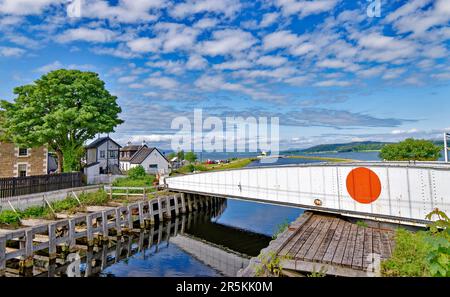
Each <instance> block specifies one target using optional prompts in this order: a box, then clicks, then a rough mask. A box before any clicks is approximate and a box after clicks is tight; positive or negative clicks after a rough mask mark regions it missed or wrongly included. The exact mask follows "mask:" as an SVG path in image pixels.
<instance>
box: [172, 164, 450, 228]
mask: <svg viewBox="0 0 450 297" xmlns="http://www.w3.org/2000/svg"><path fill="white" fill-rule="evenodd" d="M357 168H366V169H368V170H369V171H370V172H372V173H373V175H372V173H371V175H370V176H368V177H364V176H363V177H362V179H361V177H359V178H360V180H358V175H357V174H356V175H355V174H352V172H355V171H353V170H355V169H357ZM355 176H356V177H357V178H356V180H355ZM364 179H366V180H364ZM376 180H378V182H379V189H378V192H377V187H376ZM449 181H450V166H448V165H446V164H443V163H432V165H430V164H429V163H426V164H425V163H422V164H420V165H419V164H415V165H411V164H405V163H404V162H395V163H386V162H362V163H346V164H313V165H312V164H309V165H295V166H273V167H253V168H244V169H239V170H228V171H217V172H206V173H200V174H191V175H187V176H177V177H169V178H166V180H165V182H166V185H167V187H168V188H169V189H170V190H178V191H184V192H192V193H202V194H207V195H215V196H220V197H229V198H239V199H246V200H256V201H261V202H266V203H275V204H283V205H290V206H296V207H301V208H308V209H316V210H322V211H329V212H337V213H343V214H350V215H355V216H361V217H371V218H373V217H375V218H380V219H384V220H388V221H395V222H409V223H419V224H424V223H426V219H425V216H426V215H427V214H428V213H430V212H431V211H432V210H433V209H434V208H439V209H440V210H442V211H444V212H447V213H450V182H449Z"/></svg>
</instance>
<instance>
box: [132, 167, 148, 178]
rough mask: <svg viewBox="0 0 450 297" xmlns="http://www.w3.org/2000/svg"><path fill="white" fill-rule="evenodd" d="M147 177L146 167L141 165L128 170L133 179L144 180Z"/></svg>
mask: <svg viewBox="0 0 450 297" xmlns="http://www.w3.org/2000/svg"><path fill="white" fill-rule="evenodd" d="M146 175H147V172H145V169H144V167H142V166H141V165H139V166H136V167H133V168H131V169H130V170H128V177H129V178H131V179H140V178H144V177H145V176H146Z"/></svg>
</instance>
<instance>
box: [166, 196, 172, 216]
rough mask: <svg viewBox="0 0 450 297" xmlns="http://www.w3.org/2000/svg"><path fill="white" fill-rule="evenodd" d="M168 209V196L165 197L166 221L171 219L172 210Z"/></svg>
mask: <svg viewBox="0 0 450 297" xmlns="http://www.w3.org/2000/svg"><path fill="white" fill-rule="evenodd" d="M170 208H171V207H170V196H166V216H167V218H168V219H171V218H172V210H171V209H170Z"/></svg>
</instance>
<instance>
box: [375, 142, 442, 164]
mask: <svg viewBox="0 0 450 297" xmlns="http://www.w3.org/2000/svg"><path fill="white" fill-rule="evenodd" d="M440 152H441V148H440V147H439V146H437V145H435V144H434V143H433V142H431V141H429V140H423V139H413V138H408V139H406V140H404V141H401V142H399V143H393V144H388V145H385V146H384V147H383V148H382V149H381V152H380V158H381V159H384V160H387V161H409V160H414V161H436V160H437V159H439V157H440Z"/></svg>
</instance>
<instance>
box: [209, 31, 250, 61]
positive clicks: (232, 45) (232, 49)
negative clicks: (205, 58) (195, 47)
mask: <svg viewBox="0 0 450 297" xmlns="http://www.w3.org/2000/svg"><path fill="white" fill-rule="evenodd" d="M255 43H256V39H255V38H254V37H253V36H252V34H251V33H249V32H245V31H242V30H240V29H226V30H222V31H215V32H214V33H213V39H212V40H208V41H204V42H203V43H202V44H201V51H202V52H203V53H204V54H205V55H209V56H218V55H229V54H235V53H239V52H242V51H244V50H246V49H249V48H250V47H252V46H253V45H254V44H255Z"/></svg>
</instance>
